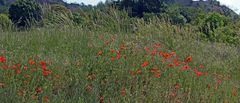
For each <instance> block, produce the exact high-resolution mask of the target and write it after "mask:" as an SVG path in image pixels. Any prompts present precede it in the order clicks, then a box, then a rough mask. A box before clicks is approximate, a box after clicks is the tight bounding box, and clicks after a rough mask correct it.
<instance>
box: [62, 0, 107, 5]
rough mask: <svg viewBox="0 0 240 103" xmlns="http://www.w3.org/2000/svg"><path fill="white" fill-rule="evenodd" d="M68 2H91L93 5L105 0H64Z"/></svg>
mask: <svg viewBox="0 0 240 103" xmlns="http://www.w3.org/2000/svg"><path fill="white" fill-rule="evenodd" d="M64 1H66V2H68V3H84V4H87V5H88V4H91V5H97V4H98V3H99V2H100V1H105V0H64Z"/></svg>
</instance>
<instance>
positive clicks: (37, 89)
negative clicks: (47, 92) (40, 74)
mask: <svg viewBox="0 0 240 103" xmlns="http://www.w3.org/2000/svg"><path fill="white" fill-rule="evenodd" d="M35 91H36V92H37V94H40V93H42V92H43V89H42V88H41V87H38V88H36V89H35Z"/></svg>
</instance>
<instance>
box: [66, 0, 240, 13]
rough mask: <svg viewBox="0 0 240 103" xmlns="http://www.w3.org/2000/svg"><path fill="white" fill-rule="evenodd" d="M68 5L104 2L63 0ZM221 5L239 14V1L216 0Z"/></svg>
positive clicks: (96, 0)
mask: <svg viewBox="0 0 240 103" xmlns="http://www.w3.org/2000/svg"><path fill="white" fill-rule="evenodd" d="M64 1H66V2H68V3H82V2H83V3H84V4H91V5H96V4H97V3H98V2H100V1H103V2H105V0H64ZM218 1H220V3H221V4H224V5H227V6H228V7H230V8H232V9H233V10H234V11H236V12H237V13H238V14H240V3H239V2H240V1H239V0H218Z"/></svg>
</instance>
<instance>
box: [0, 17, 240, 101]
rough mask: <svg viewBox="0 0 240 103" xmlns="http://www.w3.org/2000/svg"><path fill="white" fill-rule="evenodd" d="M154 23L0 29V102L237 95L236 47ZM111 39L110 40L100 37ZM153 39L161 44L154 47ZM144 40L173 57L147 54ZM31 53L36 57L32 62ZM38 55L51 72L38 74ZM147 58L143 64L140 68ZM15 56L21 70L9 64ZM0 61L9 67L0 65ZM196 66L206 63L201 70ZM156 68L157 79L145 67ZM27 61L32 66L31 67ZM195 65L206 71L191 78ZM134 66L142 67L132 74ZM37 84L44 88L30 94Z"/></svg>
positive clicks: (235, 98) (206, 98) (189, 98)
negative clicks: (131, 28) (124, 28)
mask: <svg viewBox="0 0 240 103" xmlns="http://www.w3.org/2000/svg"><path fill="white" fill-rule="evenodd" d="M154 22H155V21H153V23H148V24H145V23H142V22H141V20H140V21H139V22H138V24H136V25H137V28H138V30H137V31H136V32H121V30H119V31H112V32H109V30H106V31H108V32H106V31H105V30H89V29H82V28H58V29H55V28H53V29H38V30H37V29H36V30H35V29H34V30H30V31H22V32H2V33H0V56H5V57H6V58H7V62H6V63H0V83H2V84H4V86H1V85H0V100H1V102H3V103H17V102H19V103H29V102H33V103H34V102H35V103H38V102H44V101H43V98H44V97H48V98H49V101H48V102H51V103H85V102H86V103H96V102H99V101H100V102H101V100H100V97H104V102H106V103H125V102H126V103H133V102H134V103H135V102H136V103H145V102H146V103H155V102H156V103H166V102H170V103H200V102H203V103H218V102H219V103H223V102H225V103H226V102H228V103H237V102H239V101H240V95H239V91H240V87H239V86H240V85H239V78H240V75H239V72H240V68H239V67H240V64H239V59H240V58H239V56H240V52H239V47H236V46H230V45H226V44H221V43H209V42H207V41H202V40H200V39H199V38H198V37H200V36H198V35H199V34H198V33H197V32H194V30H191V29H189V28H182V29H181V28H178V27H176V26H172V25H169V24H166V23H154ZM99 36H102V37H103V38H102V39H101V38H99ZM113 38H114V39H113ZM109 41H113V42H111V43H109V44H105V43H106V42H109ZM155 43H160V44H161V47H160V48H154V47H153V45H154V44H155ZM146 47H148V48H150V51H152V50H157V55H158V54H159V53H160V52H166V53H170V54H171V52H173V51H174V52H176V54H177V57H174V56H172V60H167V61H163V60H162V58H163V57H162V56H154V57H153V56H151V54H150V53H149V52H148V51H146V50H145V48H146ZM121 48H122V49H121ZM111 49H113V50H116V51H120V50H121V52H120V54H121V57H120V59H116V60H114V61H112V60H111V59H112V58H115V57H116V55H117V53H116V52H114V53H112V52H110V50H111ZM99 52H103V53H102V54H101V55H98V53H99ZM189 56H191V57H192V58H193V61H192V62H190V63H187V64H185V65H189V66H190V67H191V69H190V70H186V71H183V72H181V71H180V69H181V68H182V67H183V66H184V65H181V66H179V67H177V66H174V67H171V68H167V65H168V64H170V63H173V59H174V58H179V60H180V61H182V62H183V61H185V58H186V57H189ZM30 59H33V60H34V61H35V62H36V64H35V65H30V64H29V63H28V62H29V60H30ZM41 60H44V61H46V63H47V68H48V69H49V70H51V71H52V73H51V74H50V75H49V76H47V77H45V76H43V75H42V69H41V65H40V64H39V62H40V61H41ZM145 61H148V62H149V65H148V66H146V67H141V65H142V64H143V63H144V62H145ZM18 63H19V64H21V66H20V67H19V68H18V69H19V70H21V73H20V74H16V73H15V72H16V70H15V69H14V68H13V67H12V66H13V65H16V64H18ZM4 65H7V66H9V68H8V69H3V67H2V66H4ZM200 65H204V68H203V69H199V66H200ZM25 67H28V70H25V69H24V68H25ZM154 67H157V69H158V70H160V71H161V72H160V76H159V78H156V77H154V73H151V70H152V69H153V68H154ZM33 68H35V69H37V71H36V72H31V69H33ZM195 68H196V69H199V71H201V72H206V73H207V75H203V76H200V77H197V76H196V73H195V72H194V69H195ZM137 70H139V71H140V70H141V73H139V74H136V75H131V72H136V71H137ZM26 75H30V77H29V78H27V77H26ZM176 85H180V87H179V88H178V86H176ZM37 87H41V88H42V89H43V92H41V93H36V90H35V89H36V88H37ZM235 94H236V95H235ZM33 96H37V98H36V99H35V100H33V99H32V97H33Z"/></svg>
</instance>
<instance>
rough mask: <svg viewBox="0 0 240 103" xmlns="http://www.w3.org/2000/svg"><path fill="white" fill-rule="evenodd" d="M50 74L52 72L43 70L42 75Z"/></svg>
mask: <svg viewBox="0 0 240 103" xmlns="http://www.w3.org/2000/svg"><path fill="white" fill-rule="evenodd" d="M51 73H52V71H49V70H43V75H44V76H48V75H50V74H51Z"/></svg>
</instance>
